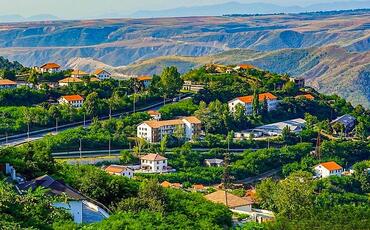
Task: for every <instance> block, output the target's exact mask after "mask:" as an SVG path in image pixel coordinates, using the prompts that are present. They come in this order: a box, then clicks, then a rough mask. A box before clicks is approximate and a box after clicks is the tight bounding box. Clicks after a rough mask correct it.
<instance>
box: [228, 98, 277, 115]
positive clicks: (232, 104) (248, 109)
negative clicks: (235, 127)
mask: <svg viewBox="0 0 370 230" xmlns="http://www.w3.org/2000/svg"><path fill="white" fill-rule="evenodd" d="M258 100H259V102H260V103H262V102H263V101H264V100H266V101H267V107H268V111H272V110H275V109H276V107H277V105H278V100H277V97H276V96H275V95H273V94H272V93H261V94H259V95H258ZM252 103H253V95H250V96H244V97H237V98H235V99H233V100H231V101H229V102H228V105H229V110H230V111H231V112H235V108H236V106H237V105H239V104H240V105H243V106H244V108H245V114H252V112H253V106H252Z"/></svg>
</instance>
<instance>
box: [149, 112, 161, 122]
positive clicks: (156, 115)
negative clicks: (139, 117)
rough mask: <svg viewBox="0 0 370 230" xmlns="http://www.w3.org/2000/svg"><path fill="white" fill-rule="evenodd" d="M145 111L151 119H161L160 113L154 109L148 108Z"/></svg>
mask: <svg viewBox="0 0 370 230" xmlns="http://www.w3.org/2000/svg"><path fill="white" fill-rule="evenodd" d="M147 113H148V114H149V116H150V117H151V118H152V119H153V120H156V121H159V120H160V119H161V113H160V112H158V111H156V110H149V111H148V112H147Z"/></svg>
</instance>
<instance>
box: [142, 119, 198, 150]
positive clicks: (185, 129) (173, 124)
mask: <svg viewBox="0 0 370 230" xmlns="http://www.w3.org/2000/svg"><path fill="white" fill-rule="evenodd" d="M176 132H179V133H181V134H182V135H183V137H184V138H185V139H187V140H191V139H193V137H194V136H197V135H198V136H199V135H200V132H201V121H200V120H199V119H198V118H196V117H194V116H191V117H184V118H180V119H174V120H164V121H156V120H149V121H144V122H143V123H141V124H140V125H139V126H138V127H137V136H138V137H140V138H143V139H145V140H146V141H148V142H150V143H156V142H160V141H161V140H162V138H163V137H164V136H165V135H174V134H175V133H176Z"/></svg>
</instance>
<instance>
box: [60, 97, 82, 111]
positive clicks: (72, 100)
mask: <svg viewBox="0 0 370 230" xmlns="http://www.w3.org/2000/svg"><path fill="white" fill-rule="evenodd" d="M58 102H59V104H68V105H71V106H72V107H73V108H81V107H82V105H83V103H84V98H83V97H81V96H80V95H66V96H62V97H60V98H59V99H58Z"/></svg>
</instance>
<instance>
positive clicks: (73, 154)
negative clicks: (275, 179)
mask: <svg viewBox="0 0 370 230" xmlns="http://www.w3.org/2000/svg"><path fill="white" fill-rule="evenodd" d="M211 149H212V148H193V149H192V150H194V151H198V152H208V151H210V150H211ZM122 150H130V149H112V150H111V151H110V154H109V150H90V151H81V153H80V151H67V152H54V153H52V154H51V155H52V156H53V157H54V158H58V159H66V158H81V157H89V158H94V157H106V156H109V155H110V156H118V155H119V153H120V152H121V151H122ZM245 150H247V149H230V153H231V154H241V153H242V152H244V151H245ZM248 150H250V149H248ZM252 150H257V149H252ZM170 152H171V150H169V151H168V153H170Z"/></svg>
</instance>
